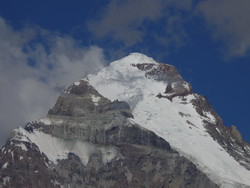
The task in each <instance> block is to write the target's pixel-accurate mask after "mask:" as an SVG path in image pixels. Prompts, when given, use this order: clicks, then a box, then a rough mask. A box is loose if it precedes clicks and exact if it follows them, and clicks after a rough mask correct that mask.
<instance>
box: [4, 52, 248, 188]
mask: <svg viewBox="0 0 250 188" xmlns="http://www.w3.org/2000/svg"><path fill="white" fill-rule="evenodd" d="M162 112H164V113H162ZM204 148H205V149H204ZM207 150H209V151H208V152H204V151H207ZM214 151H215V152H218V153H215V152H214ZM199 152H200V153H199ZM204 153H205V154H204ZM249 155H250V147H249V145H248V144H247V143H245V142H244V141H242V138H241V136H240V133H239V132H238V131H237V129H236V127H231V128H226V127H225V126H224V125H223V122H222V120H221V119H220V117H219V116H218V114H216V112H215V111H214V110H213V108H212V107H211V105H209V103H208V102H207V100H206V99H205V98H204V97H203V96H200V95H197V94H195V93H193V92H192V89H191V86H190V84H188V83H187V82H185V81H184V80H183V79H182V78H181V76H180V75H179V73H178V72H177V70H176V69H175V67H173V66H171V65H167V64H160V63H156V62H155V61H154V60H152V59H151V58H148V57H146V56H144V55H142V54H132V55H130V56H128V57H126V58H124V59H122V60H120V61H117V62H113V63H111V65H110V66H109V67H108V68H106V69H103V70H102V71H100V72H99V73H98V74H97V75H90V76H89V77H88V78H86V79H82V80H80V81H78V82H75V83H74V84H72V85H71V86H70V87H68V88H67V89H66V90H65V91H64V92H63V93H62V95H61V96H60V97H59V98H58V100H57V102H56V104H55V105H54V107H53V108H52V109H50V110H49V112H48V115H47V117H46V118H44V119H40V120H37V121H32V122H29V123H28V124H27V125H26V126H25V127H24V128H17V129H15V130H14V131H13V133H12V135H11V136H10V138H9V140H8V141H7V143H6V145H5V146H4V147H3V148H2V149H1V151H0V187H18V188H19V187H25V188H29V187H38V188H39V187H48V188H50V187H76V188H78V187H89V188H94V187H103V188H105V187H131V188H132V187H156V188H158V187H166V188H167V187H169V188H179V187H183V188H184V187H185V188H186V187H190V188H191V187H192V188H193V187H204V188H206V187H208V188H210V187H211V188H213V187H223V186H224V187H225V186H233V187H247V186H248V184H247V183H248V182H247V180H248V179H249V178H250V176H249V174H250V173H249V171H248V170H249V166H250V163H249V161H250V156H249ZM214 156H215V157H214ZM225 156H226V157H227V158H226V157H225ZM207 157H208V158H207ZM213 157H214V158H213ZM215 159H216V160H215ZM217 159H218V160H217ZM223 160H224V161H225V160H228V161H225V162H224V163H225V165H224V164H223V165H222V166H219V165H220V164H221V161H223ZM210 161H211V162H212V163H210ZM213 164H215V165H213ZM228 164H229V165H231V164H232V165H231V166H228ZM216 166H219V168H221V169H220V172H222V173H220V174H218V173H217V172H216V170H217V169H218V168H217V169H216ZM225 166H226V168H225ZM232 169H235V170H236V171H237V173H238V174H237V173H236V174H234V173H235V172H234V171H232V172H231V170H232ZM247 169H248V170H247ZM226 170H227V171H228V172H227V173H225V174H226V175H225V176H224V174H223V173H224V172H226ZM241 173H244V174H245V176H242V177H241ZM228 174H229V175H228ZM231 174H234V175H235V176H236V178H238V180H237V181H236V180H235V179H233V177H232V179H227V178H228V177H229V178H230V177H231ZM248 177H249V178H248ZM249 185H250V183H249Z"/></svg>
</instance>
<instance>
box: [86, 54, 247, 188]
mask: <svg viewBox="0 0 250 188" xmlns="http://www.w3.org/2000/svg"><path fill="white" fill-rule="evenodd" d="M88 81H89V84H90V85H92V86H93V87H94V88H95V89H96V90H97V91H98V92H99V93H100V94H101V95H103V96H104V97H106V98H108V99H110V100H117V99H118V100H119V101H126V102H127V103H128V104H129V105H130V107H131V108H132V114H133V116H134V119H132V121H134V122H135V123H137V124H139V125H140V126H142V127H144V128H147V129H149V130H151V131H153V132H155V133H156V134H157V135H158V136H160V137H162V138H164V139H165V140H166V141H167V142H169V143H170V145H171V146H172V147H173V148H175V149H176V150H177V151H179V152H180V153H181V154H182V155H184V156H186V157H187V158H188V159H190V160H191V161H193V162H194V163H195V164H197V166H198V167H199V168H200V169H201V170H202V171H203V172H205V173H206V174H207V175H208V177H210V178H211V179H212V180H213V181H214V182H216V183H217V184H219V185H220V186H221V187H230V186H232V187H235V186H239V187H240V186H242V187H244V185H247V186H250V171H249V170H247V169H246V168H245V167H243V166H242V165H241V164H240V163H239V162H238V161H237V160H236V159H235V158H234V157H233V156H231V155H230V154H229V153H228V152H227V151H226V149H225V147H222V146H221V144H219V143H218V142H217V140H216V139H214V138H213V137H212V136H211V135H210V134H209V133H208V130H207V128H206V127H207V125H208V124H209V125H210V126H215V125H216V124H217V119H216V117H215V116H214V115H213V113H211V112H210V111H209V110H208V111H204V110H203V111H201V112H200V113H199V112H198V110H197V107H196V106H195V100H196V99H198V98H199V99H201V100H205V99H204V98H202V97H201V96H199V95H197V94H195V93H193V92H192V91H191V90H192V89H191V86H190V85H189V84H188V83H187V82H185V81H183V80H182V78H181V76H180V75H179V74H178V72H177V71H176V69H175V68H174V67H173V66H171V65H166V64H160V63H157V62H155V61H154V60H153V59H152V58H149V57H147V56H145V55H143V54H140V53H132V54H130V55H129V56H127V57H124V58H122V59H120V60H118V61H114V62H112V63H111V64H110V65H109V66H108V67H106V68H104V69H102V70H101V71H100V72H98V73H97V74H92V75H89V76H88ZM216 130H218V128H217V129H216ZM218 134H219V130H218ZM248 149H249V148H248ZM238 183H239V184H238Z"/></svg>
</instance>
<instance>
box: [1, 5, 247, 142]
mask: <svg viewBox="0 0 250 188" xmlns="http://www.w3.org/2000/svg"><path fill="white" fill-rule="evenodd" d="M249 7H250V1H249V0H238V1H235V0H186V1H174V0H154V1H152V0H123V1H121V0H102V1H101V0H96V1H94V0H85V1H80V0H75V1H69V0H61V1H55V0H52V1H48V0H43V1H31V0H25V1H18V0H3V1H1V2H0V71H1V72H0V87H1V90H0V102H1V109H0V114H1V116H0V123H1V127H0V132H1V135H0V136H1V139H2V140H0V143H1V144H3V143H4V140H5V139H6V138H7V135H8V134H9V132H10V130H12V129H13V128H15V127H17V126H21V125H23V124H25V123H26V122H27V121H30V120H34V119H36V118H39V117H42V116H44V115H46V112H47V110H48V109H49V108H50V107H51V105H53V104H54V102H55V100H56V98H57V96H58V95H59V94H60V92H61V91H62V89H63V88H64V87H66V86H67V85H69V84H70V83H72V82H74V81H75V80H77V79H80V78H81V77H84V76H86V75H87V74H88V73H91V72H95V71H97V70H99V69H100V68H102V67H103V66H105V65H107V64H108V62H111V61H113V60H115V59H118V58H121V57H123V56H125V55H127V54H129V53H130V52H141V53H144V54H146V55H148V56H150V57H153V58H154V59H155V60H157V61H159V62H164V63H169V64H172V65H174V66H176V67H177V69H178V70H179V72H180V73H181V74H182V76H183V77H184V79H185V80H187V81H188V82H190V83H191V84H192V86H193V90H194V92H197V93H199V94H202V95H204V96H206V97H207V98H208V100H209V101H210V103H211V104H212V106H213V107H214V108H215V109H216V111H217V112H218V113H219V115H220V116H221V117H222V119H223V121H224V123H225V125H226V126H230V125H236V126H237V127H238V129H239V130H240V132H241V133H242V136H243V138H244V139H245V140H247V141H248V142H249V141H250V134H249V133H250V128H249V121H248V118H249V117H250V110H249V106H250V98H249V96H250V84H249V81H250V74H249V72H250V62H249V61H250V56H249V55H250V51H249V49H250V48H249V47H250V35H249V33H250V23H249V22H250V21H249V20H250V12H249Z"/></svg>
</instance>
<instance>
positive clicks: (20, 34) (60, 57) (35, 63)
mask: <svg viewBox="0 0 250 188" xmlns="http://www.w3.org/2000/svg"><path fill="white" fill-rule="evenodd" d="M104 64H105V58H104V54H103V50H102V49H101V48H98V47H96V46H90V47H82V45H81V44H79V43H78V42H77V41H75V40H74V39H73V38H71V37H69V36H61V35H60V34H55V33H51V32H49V31H46V30H43V29H41V28H35V27H29V28H24V29H23V30H21V31H15V30H13V29H12V27H11V26H10V25H8V24H7V23H6V21H5V20H4V19H3V18H0V88H1V90H0V104H1V108H0V145H2V144H3V143H4V141H5V139H6V138H7V136H8V134H9V131H10V130H12V129H13V128H15V127H17V126H22V125H24V124H25V123H26V122H28V121H30V120H34V119H36V118H40V117H43V116H45V115H46V113H47V111H48V109H49V108H50V107H52V105H53V104H54V103H55V100H56V98H57V97H58V95H59V94H60V93H61V92H62V89H64V88H65V87H66V86H68V85H69V84H71V83H72V82H74V81H76V80H78V79H80V78H82V77H84V76H86V74H87V73H90V72H95V71H97V70H99V69H100V68H101V67H103V65H104Z"/></svg>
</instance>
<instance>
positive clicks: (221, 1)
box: [197, 0, 250, 58]
mask: <svg viewBox="0 0 250 188" xmlns="http://www.w3.org/2000/svg"><path fill="white" fill-rule="evenodd" d="M249 7H250V1H249V0H238V1H235V0H205V1H203V2H201V3H200V4H199V5H198V6H197V11H198V12H200V13H202V15H203V16H204V18H205V19H206V21H207V23H208V25H209V27H210V28H212V29H211V32H212V36H213V37H214V39H216V40H220V41H222V42H223V43H224V44H225V49H224V51H223V53H224V54H225V55H226V56H227V58H230V57H241V56H245V55H249V50H250V35H249V33H250V19H249V18H250V11H249Z"/></svg>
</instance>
